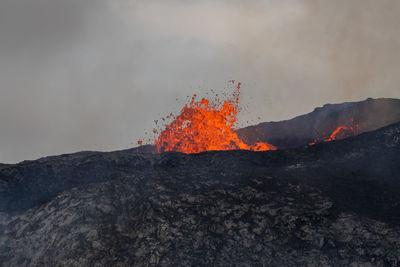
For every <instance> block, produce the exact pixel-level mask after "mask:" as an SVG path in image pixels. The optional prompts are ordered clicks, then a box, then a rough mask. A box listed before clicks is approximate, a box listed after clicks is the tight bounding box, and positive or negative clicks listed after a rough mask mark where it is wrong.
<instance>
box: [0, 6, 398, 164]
mask: <svg viewBox="0 0 400 267" xmlns="http://www.w3.org/2000/svg"><path fill="white" fill-rule="evenodd" d="M399 14H400V1H395V0H379V1H378V0H334V1H333V0H319V1H316V0H315V1H312V0H303V1H301V0H274V1H272V0H271V1H258V0H254V1H249V0H246V1H232V0H230V1H228V0H226V1H224V0H223V1H216V0H213V1H211V0H191V1H188V0H186V1H183V0H182V1H178V0H176V1H174V0H173V1H170V0H169V1H166V0H163V1H161V0H160V1H156V0H154V1H152V0H143V1H140V0H0V162H4V163H9V162H17V161H21V160H24V159H35V158H38V157H41V156H45V155H53V154H60V153H67V152H75V151H80V150H117V149H123V148H128V147H132V146H136V142H137V140H139V139H145V137H146V134H145V132H146V131H147V132H151V130H152V129H153V126H154V120H156V119H159V118H161V117H163V116H165V115H166V114H169V113H170V112H177V111H178V110H179V109H180V108H181V106H182V105H183V104H184V103H185V101H186V96H191V95H193V94H194V93H200V94H202V93H204V92H206V91H208V90H210V89H215V90H218V89H223V88H224V87H226V85H227V81H228V80H230V79H235V80H238V81H241V82H242V83H243V87H242V98H241V104H242V106H243V107H245V109H244V112H243V113H242V114H241V116H240V123H241V125H246V121H247V120H250V121H251V122H252V123H257V122H261V121H270V120H282V119H289V118H291V117H293V116H296V115H300V114H303V113H307V112H310V111H312V110H313V109H314V107H316V106H321V105H323V104H325V103H338V102H344V101H352V100H363V99H365V98H367V97H396V98H400V89H399V84H400V75H399V73H398V72H399V69H400V51H399V50H400V34H399V30H400V16H399ZM176 99H178V102H177V100H176ZM258 117H260V118H261V119H259V120H258V119H257V118H258Z"/></svg>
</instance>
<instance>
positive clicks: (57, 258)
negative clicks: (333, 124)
mask: <svg viewBox="0 0 400 267" xmlns="http://www.w3.org/2000/svg"><path fill="white" fill-rule="evenodd" d="M399 189H400V123H397V124H393V125H390V126H388V127H385V128H382V129H379V130H377V131H374V132H368V133H364V134H361V135H359V136H355V137H351V138H347V139H345V140H341V141H334V142H329V143H321V144H317V145H315V146H312V147H302V148H296V149H289V150H278V151H271V152H250V151H225V152H207V153H200V154H192V155H184V154H180V153H164V154H161V155H152V154H139V153H137V152H135V149H132V150H125V151H117V152H110V153H99V152H81V153H77V154H71V155H61V156H56V157H48V158H43V159H39V160H37V161H27V162H22V163H20V164H16V165H1V166H0V263H1V264H0V265H2V266H105V265H109V266H171V265H176V266H399V265H400V228H399V227H400V209H399V205H400V194H399Z"/></svg>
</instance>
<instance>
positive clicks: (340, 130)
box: [309, 119, 361, 146]
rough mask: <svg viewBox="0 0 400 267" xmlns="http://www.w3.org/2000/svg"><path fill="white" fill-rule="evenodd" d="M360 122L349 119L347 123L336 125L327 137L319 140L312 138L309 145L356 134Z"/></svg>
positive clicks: (358, 130)
mask: <svg viewBox="0 0 400 267" xmlns="http://www.w3.org/2000/svg"><path fill="white" fill-rule="evenodd" d="M360 128H361V126H360V124H357V123H355V122H354V119H351V120H350V121H349V123H348V125H347V126H346V125H341V126H338V127H337V128H336V129H335V130H334V131H333V132H332V133H331V134H330V135H329V137H322V138H321V139H320V140H317V139H314V141H313V142H311V143H309V145H310V146H312V145H315V144H316V143H318V142H322V141H323V142H330V141H333V140H337V139H343V138H346V137H350V136H353V135H357V134H359V132H360Z"/></svg>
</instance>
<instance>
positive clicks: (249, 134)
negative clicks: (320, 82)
mask: <svg viewBox="0 0 400 267" xmlns="http://www.w3.org/2000/svg"><path fill="white" fill-rule="evenodd" d="M351 119H354V121H357V122H360V123H362V124H363V128H361V129H360V132H359V133H362V132H369V131H373V130H376V129H379V128H381V127H384V126H387V125H390V124H393V123H396V122H398V121H400V99H393V98H378V99H373V98H368V99H366V100H364V101H359V102H345V103H341V104H326V105H324V106H323V107H318V108H315V109H314V111H312V112H310V113H308V114H305V115H301V116H298V117H295V118H293V119H290V120H284V121H278V122H263V123H260V124H258V125H255V126H249V127H245V128H242V129H239V130H238V135H239V137H240V138H241V139H242V140H244V141H245V142H247V143H256V142H268V143H270V144H272V145H274V146H277V147H278V148H291V147H297V146H303V145H307V144H308V143H310V142H312V141H313V140H314V139H318V138H319V137H320V136H321V134H322V133H324V132H325V133H331V132H332V131H334V130H335V129H336V128H337V127H338V126H339V125H343V124H347V123H348V122H349V121H350V120H351Z"/></svg>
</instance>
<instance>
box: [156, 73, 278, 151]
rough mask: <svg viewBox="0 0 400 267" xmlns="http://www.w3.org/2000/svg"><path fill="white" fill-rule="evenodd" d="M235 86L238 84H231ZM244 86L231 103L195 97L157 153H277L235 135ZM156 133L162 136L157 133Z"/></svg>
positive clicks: (160, 142) (161, 140)
mask: <svg viewBox="0 0 400 267" xmlns="http://www.w3.org/2000/svg"><path fill="white" fill-rule="evenodd" d="M230 82H231V83H232V84H235V81H230ZM240 85H241V84H240V83H238V84H237V85H236V86H235V91H234V92H233V94H232V95H231V96H230V97H228V99H227V100H225V101H223V102H222V101H221V100H220V99H219V97H218V94H217V95H215V99H213V100H212V101H210V100H207V99H205V98H202V99H201V100H198V99H197V95H196V94H195V95H193V97H192V99H191V101H190V103H189V104H186V105H185V106H184V107H183V108H182V110H181V111H180V113H179V115H178V116H176V117H175V118H174V120H173V121H172V122H171V123H170V124H168V125H166V126H165V129H164V130H162V131H161V133H160V135H159V137H158V139H157V140H156V141H155V146H156V147H157V152H158V153H161V152H165V151H177V152H182V153H199V152H204V151H211V150H234V149H242V150H253V151H266V150H276V147H274V146H273V145H271V144H269V143H266V142H259V143H255V144H252V145H248V144H245V143H244V142H243V141H242V140H240V139H239V137H238V135H237V134H236V132H235V123H236V121H237V114H238V107H239V95H240ZM155 133H158V131H157V130H155Z"/></svg>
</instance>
